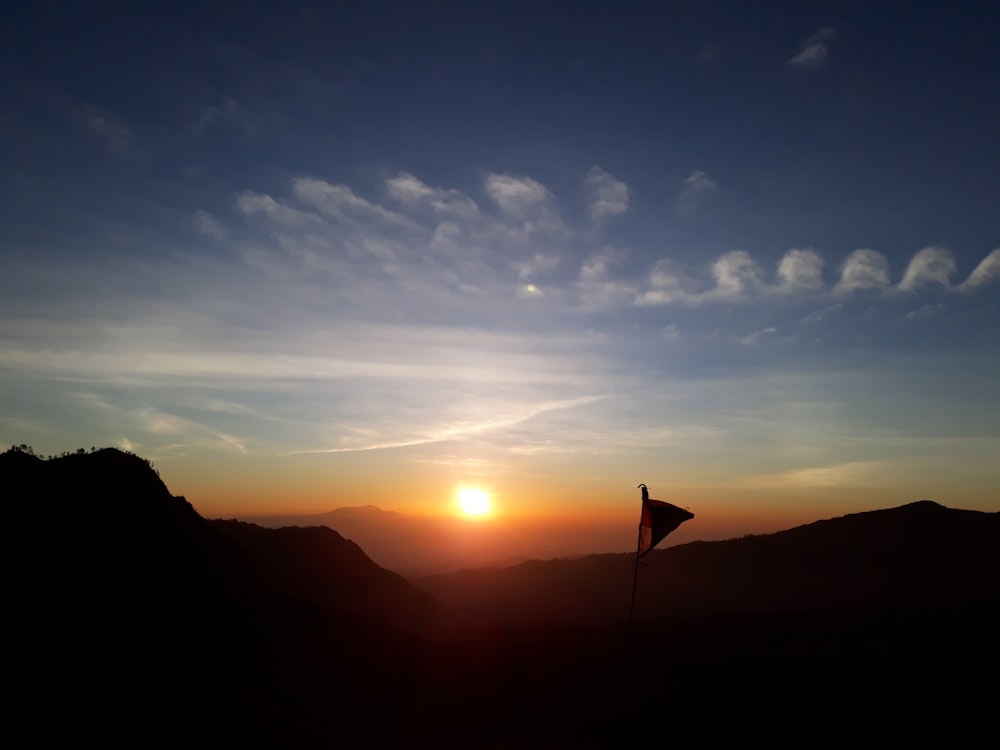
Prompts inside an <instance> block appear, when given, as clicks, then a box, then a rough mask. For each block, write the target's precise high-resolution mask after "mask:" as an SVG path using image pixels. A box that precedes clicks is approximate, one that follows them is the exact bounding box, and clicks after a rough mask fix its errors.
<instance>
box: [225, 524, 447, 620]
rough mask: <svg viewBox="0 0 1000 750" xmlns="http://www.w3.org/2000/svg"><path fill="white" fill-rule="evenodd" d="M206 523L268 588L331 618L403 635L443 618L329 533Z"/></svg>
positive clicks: (428, 599)
mask: <svg viewBox="0 0 1000 750" xmlns="http://www.w3.org/2000/svg"><path fill="white" fill-rule="evenodd" d="M210 523H211V524H212V525H213V526H214V527H215V528H217V529H219V530H220V531H222V532H223V533H224V534H225V535H226V536H227V537H229V538H231V539H232V540H233V541H235V542H236V544H237V545H238V546H239V547H240V548H241V549H242V550H243V551H244V552H246V554H247V555H248V556H249V557H250V559H252V560H253V561H254V562H255V563H256V566H257V568H258V570H259V571H260V572H261V574H262V575H263V576H264V578H265V579H266V580H267V581H268V583H269V584H270V585H272V586H273V587H274V588H276V589H278V590H280V591H282V592H284V593H286V594H288V595H290V596H293V597H296V598H300V599H305V600H308V601H310V602H312V603H314V604H317V605H319V606H320V607H322V608H323V609H324V610H325V611H326V612H327V613H329V614H334V615H344V614H350V615H354V616H358V617H365V618H375V619H377V620H380V621H384V622H388V623H391V624H392V625H393V626H394V627H397V628H401V629H414V628H416V629H421V628H423V627H425V626H426V625H427V620H429V619H431V618H438V617H443V616H444V612H443V609H442V607H441V606H440V604H439V603H438V602H437V601H436V600H435V599H434V598H433V597H432V596H431V595H430V594H426V593H424V592H423V591H420V590H419V589H417V588H416V587H414V586H413V585H412V584H411V583H410V582H408V581H407V580H406V579H404V578H403V577H402V576H399V575H397V574H395V573H392V572H390V571H388V570H385V569H384V568H381V567H379V566H378V565H376V564H375V563H373V562H372V561H371V560H370V559H369V558H368V556H367V555H366V554H365V553H364V552H363V551H362V550H361V548H360V547H358V545H356V544H355V543H354V542H352V541H350V540H348V539H344V538H343V537H342V536H341V535H340V534H338V533H337V532H336V531H334V530H333V529H330V528H327V527H325V526H312V527H299V526H289V527H283V528H278V529H266V528H263V527H261V526H256V525H254V524H251V523H246V522H243V521H235V520H231V521H218V520H217V521H211V522H210Z"/></svg>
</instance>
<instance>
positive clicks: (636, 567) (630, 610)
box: [625, 484, 649, 635]
mask: <svg viewBox="0 0 1000 750" xmlns="http://www.w3.org/2000/svg"><path fill="white" fill-rule="evenodd" d="M639 487H640V488H641V489H642V511H641V512H640V513H639V536H638V538H637V539H636V541H635V562H634V563H633V566H632V567H633V572H632V604H631V605H630V606H629V608H628V627H626V629H625V633H626V635H631V634H632V614H633V613H634V612H635V592H636V589H638V588H639V547H640V545H641V544H642V518H643V516H645V515H646V498H648V497H649V492H648V490H647V489H646V485H644V484H640V485H639Z"/></svg>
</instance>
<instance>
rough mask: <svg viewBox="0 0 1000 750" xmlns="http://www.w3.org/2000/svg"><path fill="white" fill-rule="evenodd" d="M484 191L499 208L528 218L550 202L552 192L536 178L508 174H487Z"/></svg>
mask: <svg viewBox="0 0 1000 750" xmlns="http://www.w3.org/2000/svg"><path fill="white" fill-rule="evenodd" d="M484 186H485V188H486V193H487V195H489V197H490V198H491V199H492V200H493V202H494V203H496V204H497V206H499V207H500V210H501V211H503V212H504V213H506V214H509V215H510V216H513V217H515V218H518V219H528V218H530V217H532V216H534V215H536V214H537V213H538V212H539V211H540V210H543V209H545V208H547V207H548V206H549V205H550V203H551V202H552V200H553V198H552V194H551V193H550V192H549V191H548V189H547V188H546V187H545V186H544V185H543V184H542V183H540V182H538V181H537V180H533V179H531V178H530V177H513V176H511V175H508V174H489V175H487V176H486V179H485V180H484Z"/></svg>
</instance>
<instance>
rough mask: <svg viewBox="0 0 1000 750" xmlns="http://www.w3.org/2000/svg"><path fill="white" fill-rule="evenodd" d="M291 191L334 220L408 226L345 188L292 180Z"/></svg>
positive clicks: (405, 219) (320, 182) (313, 181)
mask: <svg viewBox="0 0 1000 750" xmlns="http://www.w3.org/2000/svg"><path fill="white" fill-rule="evenodd" d="M292 191H293V192H294V194H295V197H296V198H298V199H299V200H301V201H303V202H305V203H308V204H310V205H312V206H313V207H315V208H316V209H318V210H319V211H320V212H322V213H324V214H327V215H330V216H333V217H336V218H337V219H341V220H342V219H346V218H355V219H361V220H364V219H372V218H374V219H377V220H379V221H384V222H387V223H390V224H401V225H406V226H412V225H413V222H411V221H410V220H409V219H407V218H405V217H404V216H401V215H400V214H397V213H396V212H394V211H390V210H388V209H386V208H383V207H382V206H380V205H378V204H377V203H372V202H370V201H367V200H365V199H364V198H361V197H359V196H357V195H355V194H354V191H353V190H351V188H349V187H348V186H347V185H336V184H333V183H329V182H326V181H325V180H318V179H315V178H313V177H297V178H295V179H294V180H292Z"/></svg>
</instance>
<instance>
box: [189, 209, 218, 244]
mask: <svg viewBox="0 0 1000 750" xmlns="http://www.w3.org/2000/svg"><path fill="white" fill-rule="evenodd" d="M191 225H192V226H193V227H194V229H195V231H196V232H197V233H198V234H200V235H201V236H202V237H208V238H209V239H212V240H224V239H225V238H226V230H225V228H224V227H223V225H222V223H221V222H219V221H218V220H217V219H215V218H213V217H212V215H211V214H210V213H208V211H195V213H194V216H192V217H191Z"/></svg>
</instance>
